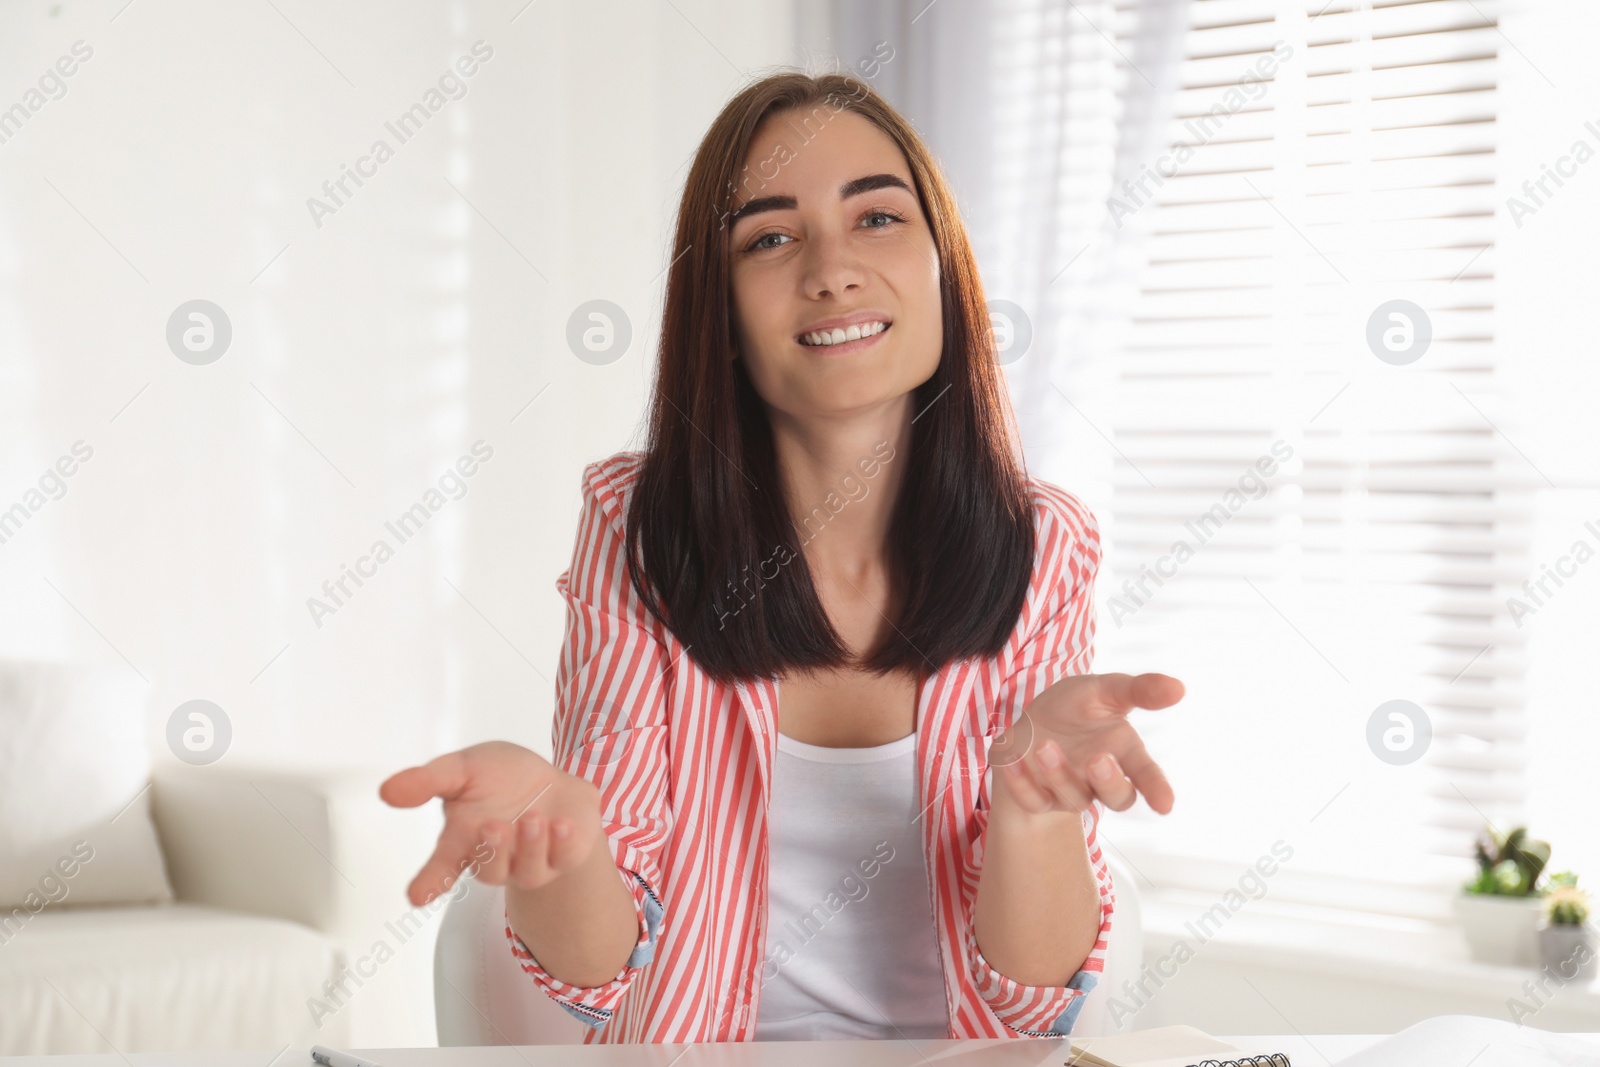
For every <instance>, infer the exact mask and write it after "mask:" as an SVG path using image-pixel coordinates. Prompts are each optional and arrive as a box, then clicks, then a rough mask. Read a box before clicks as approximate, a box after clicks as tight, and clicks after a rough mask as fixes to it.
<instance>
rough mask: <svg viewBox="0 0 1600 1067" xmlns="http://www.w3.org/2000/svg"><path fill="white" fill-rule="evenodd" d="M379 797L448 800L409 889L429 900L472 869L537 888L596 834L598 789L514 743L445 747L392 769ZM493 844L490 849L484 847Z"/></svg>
mask: <svg viewBox="0 0 1600 1067" xmlns="http://www.w3.org/2000/svg"><path fill="white" fill-rule="evenodd" d="M378 795H379V796H380V797H381V798H382V799H383V800H384V801H385V802H386V803H389V804H392V805H394V806H395V807H400V808H414V807H417V806H418V805H421V804H426V803H427V802H428V801H429V800H432V799H433V798H434V797H439V798H441V799H442V800H443V801H444V818H445V823H444V829H443V830H442V831H441V832H440V834H439V843H438V845H437V846H436V847H435V848H434V850H433V855H432V856H431V857H430V858H429V859H428V862H427V863H426V864H424V865H423V867H422V870H421V871H420V872H419V873H418V874H417V877H416V878H414V879H413V880H412V882H411V885H410V886H409V887H408V888H407V891H406V895H407V897H408V898H409V899H410V900H411V902H412V903H413V904H417V905H420V904H425V903H427V902H428V901H429V900H432V899H433V898H434V897H435V896H436V895H438V894H439V893H442V892H444V891H445V890H447V889H449V888H450V886H451V885H452V884H454V883H455V881H456V880H457V879H458V878H459V877H460V876H461V875H462V873H464V872H466V871H467V869H468V868H472V870H471V873H472V874H473V876H474V877H475V878H476V879H477V880H478V881H480V882H484V883H486V884H489V885H501V884H505V883H508V882H509V883H510V884H513V885H516V886H518V887H520V888H523V889H537V888H539V887H540V886H543V885H546V884H548V883H549V882H551V881H554V880H555V878H556V877H557V876H559V875H560V874H561V873H562V872H564V871H567V870H570V869H572V868H573V867H575V866H577V865H578V864H580V863H582V862H583V861H584V860H585V859H586V858H587V857H588V855H589V852H590V850H591V849H592V848H593V847H594V843H595V841H596V840H597V839H598V831H599V829H600V801H599V790H597V789H596V788H595V787H594V785H593V784H592V783H590V782H587V781H585V780H584V779H582V778H578V777H575V776H573V775H570V774H567V773H566V772H565V771H562V770H560V769H559V768H557V767H556V766H554V765H553V764H552V763H550V761H549V760H547V759H545V758H544V757H543V756H540V755H539V754H538V753H536V752H533V751H531V750H529V749H526V748H523V747H522V746H521V745H514V744H512V743H510V742H509V741H486V742H484V743H482V744H477V745H472V746H470V747H468V748H464V749H461V750H459V751H456V752H447V753H445V754H444V755H442V756H439V757H437V758H436V759H433V760H430V761H429V762H427V763H425V764H423V765H422V766H420V767H408V768H406V769H405V770H403V771H400V772H398V773H396V774H394V775H391V776H390V777H389V778H388V779H386V780H385V781H384V783H383V784H382V785H381V786H380V787H379V789H378ZM485 846H487V848H485Z"/></svg>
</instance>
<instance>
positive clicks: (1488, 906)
mask: <svg viewBox="0 0 1600 1067" xmlns="http://www.w3.org/2000/svg"><path fill="white" fill-rule="evenodd" d="M1543 906H1544V901H1543V900H1542V899H1540V898H1539V897H1500V896H1492V895H1490V894H1487V893H1458V894H1457V895H1456V898H1455V911H1456V920H1457V921H1458V922H1459V923H1460V924H1461V932H1462V933H1463V934H1465V935H1466V937H1467V947H1468V948H1469V949H1471V951H1472V958H1473V959H1475V960H1477V961H1478V962H1480V963H1498V964H1500V965H1501V966H1512V967H1537V966H1539V917H1540V914H1541V912H1542V911H1543V910H1544V907H1543Z"/></svg>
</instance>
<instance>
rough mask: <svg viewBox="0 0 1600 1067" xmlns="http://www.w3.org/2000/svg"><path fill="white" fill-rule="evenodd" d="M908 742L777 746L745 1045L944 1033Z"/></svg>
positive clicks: (782, 742)
mask: <svg viewBox="0 0 1600 1067" xmlns="http://www.w3.org/2000/svg"><path fill="white" fill-rule="evenodd" d="M916 745H917V735H916V734H915V733H911V734H908V735H907V736H905V737H902V738H900V739H899V740H898V741H891V742H889V743H888V744H886V745H873V746H870V747H866V748H824V747H822V746H819V745H809V744H806V743H805V742H803V741H796V740H794V739H793V738H791V737H787V736H785V735H784V734H781V733H780V734H779V735H778V753H777V758H776V762H775V766H774V768H773V776H772V803H771V807H770V808H769V809H768V811H767V820H768V847H769V862H770V867H769V871H768V880H767V884H768V887H769V897H768V900H767V946H766V955H765V957H764V958H763V960H762V965H761V997H760V1001H759V1006H758V1007H757V1010H756V1029H755V1039H756V1040H757V1041H812V1040H843V1039H884V1040H894V1039H897V1038H900V1037H908V1038H943V1037H945V1036H947V1034H948V1027H949V1013H948V1012H947V1010H946V1008H945V998H944V975H943V970H942V968H941V965H940V962H939V945H938V939H937V935H936V934H935V932H934V924H933V910H932V905H931V902H930V899H929V888H928V873H927V867H926V864H925V862H924V860H923V855H922V825H921V823H920V822H914V821H913V820H915V819H916V818H917V816H918V815H919V814H920V812H921V805H920V804H919V802H918V794H919V792H920V790H919V789H918V786H917V773H916V771H917V768H916Z"/></svg>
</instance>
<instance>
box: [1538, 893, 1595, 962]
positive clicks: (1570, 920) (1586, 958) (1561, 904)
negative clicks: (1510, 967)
mask: <svg viewBox="0 0 1600 1067" xmlns="http://www.w3.org/2000/svg"><path fill="white" fill-rule="evenodd" d="M1589 914H1590V912H1589V894H1588V893H1585V892H1584V891H1583V890H1581V889H1579V888H1578V876H1577V875H1575V874H1573V873H1572V872H1571V871H1562V872H1560V873H1559V874H1552V875H1551V876H1550V889H1549V891H1548V892H1547V893H1546V895H1545V898H1544V916H1545V925H1544V927H1543V928H1541V929H1540V931H1539V954H1540V956H1541V957H1543V961H1544V966H1545V969H1546V970H1548V971H1550V972H1552V973H1554V974H1555V975H1557V976H1558V977H1561V978H1564V979H1566V980H1568V981H1572V980H1578V981H1583V982H1591V981H1593V980H1594V977H1595V971H1596V955H1595V944H1594V937H1593V935H1592V934H1591V932H1590V930H1589V927H1588V926H1587V925H1585V924H1586V923H1588V921H1589Z"/></svg>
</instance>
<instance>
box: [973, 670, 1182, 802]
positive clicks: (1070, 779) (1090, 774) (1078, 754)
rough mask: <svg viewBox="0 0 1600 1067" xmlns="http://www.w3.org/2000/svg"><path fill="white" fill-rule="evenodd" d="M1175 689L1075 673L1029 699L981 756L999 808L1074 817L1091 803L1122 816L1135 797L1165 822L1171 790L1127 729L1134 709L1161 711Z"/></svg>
mask: <svg viewBox="0 0 1600 1067" xmlns="http://www.w3.org/2000/svg"><path fill="white" fill-rule="evenodd" d="M1183 692H1184V690H1183V683H1182V682H1180V681H1178V680H1177V679H1176V678H1172V677H1169V676H1168V675H1165V674H1140V675H1131V674H1077V675H1072V676H1070V677H1067V678H1063V679H1061V680H1060V681H1059V682H1057V683H1055V684H1054V685H1052V686H1050V688H1048V689H1046V690H1045V691H1044V692H1042V693H1040V694H1039V695H1038V696H1037V697H1035V698H1034V700H1033V702H1032V703H1031V704H1029V705H1028V706H1027V707H1026V708H1025V709H1023V712H1022V714H1021V715H1020V716H1018V717H1017V720H1016V721H1015V722H1013V723H1012V724H1011V727H1010V728H1009V729H1008V730H1006V731H1005V733H1004V734H1001V735H1000V736H998V737H996V738H995V740H994V743H993V744H992V745H991V747H990V750H989V764H990V766H991V767H993V768H994V769H995V787H996V790H997V791H1000V792H1003V793H1004V794H1005V796H1004V800H1003V802H1011V803H1014V804H1015V806H1017V807H1019V808H1021V809H1022V810H1023V811H1025V812H1029V813H1032V814H1044V813H1048V812H1074V813H1076V812H1081V811H1083V810H1084V809H1085V808H1087V807H1088V806H1089V805H1090V803H1091V802H1092V801H1095V800H1099V801H1100V802H1102V803H1103V804H1105V806H1106V807H1108V808H1110V809H1111V810H1112V811H1126V810H1127V809H1128V808H1131V807H1132V806H1133V803H1134V801H1135V800H1136V799H1138V797H1139V796H1140V795H1141V794H1142V795H1143V796H1144V799H1145V803H1147V804H1149V805H1150V807H1151V808H1152V809H1153V810H1154V811H1156V812H1158V813H1160V814H1162V815H1165V814H1166V813H1167V812H1169V811H1171V810H1172V786H1171V785H1170V784H1169V783H1168V782H1167V776H1166V775H1165V774H1163V773H1162V772H1161V768H1160V767H1159V766H1157V764H1156V761H1155V760H1153V759H1151V758H1150V754H1149V753H1148V752H1146V751H1145V747H1144V742H1143V741H1141V740H1140V739H1139V734H1138V732H1137V731H1136V730H1134V728H1133V727H1132V726H1131V725H1129V723H1128V712H1129V711H1131V710H1132V709H1134V708H1166V707H1170V706H1172V705H1173V704H1176V703H1177V702H1178V701H1179V700H1181V699H1182V698H1183Z"/></svg>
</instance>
